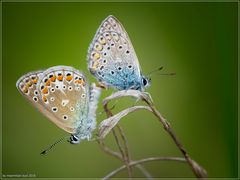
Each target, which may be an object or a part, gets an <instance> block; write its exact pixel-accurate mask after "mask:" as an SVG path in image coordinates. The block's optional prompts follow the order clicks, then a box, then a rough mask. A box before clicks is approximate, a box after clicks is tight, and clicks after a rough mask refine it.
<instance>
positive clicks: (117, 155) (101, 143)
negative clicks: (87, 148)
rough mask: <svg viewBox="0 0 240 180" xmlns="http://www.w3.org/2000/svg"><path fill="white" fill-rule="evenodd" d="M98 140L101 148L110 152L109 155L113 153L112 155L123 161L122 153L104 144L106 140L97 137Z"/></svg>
mask: <svg viewBox="0 0 240 180" xmlns="http://www.w3.org/2000/svg"><path fill="white" fill-rule="evenodd" d="M97 142H98V144H99V145H100V148H101V149H102V150H103V151H104V152H105V153H107V154H109V155H111V156H113V157H115V158H117V159H119V160H121V161H122V156H121V154H120V153H118V152H115V151H113V150H111V149H110V148H108V147H107V146H106V145H105V144H104V142H103V140H102V139H97Z"/></svg>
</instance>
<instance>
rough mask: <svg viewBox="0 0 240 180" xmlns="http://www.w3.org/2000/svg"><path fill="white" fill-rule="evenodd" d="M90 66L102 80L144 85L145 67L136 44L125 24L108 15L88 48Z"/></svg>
mask: <svg viewBox="0 0 240 180" xmlns="http://www.w3.org/2000/svg"><path fill="white" fill-rule="evenodd" d="M88 68H89V70H90V72H91V73H92V74H93V75H94V76H95V77H96V78H97V79H98V81H99V82H100V83H102V84H103V85H106V86H111V87H115V88H117V89H119V90H122V89H138V88H140V86H141V69H140V66H139V62H138V59H137V56H136V53H135V51H134V48H133V46H132V43H131V41H130V39H129V37H128V35H127V32H126V31H125V30H124V28H123V26H122V25H121V23H120V22H119V21H118V20H117V19H116V18H115V17H114V16H108V17H107V18H106V19H105V20H104V21H103V22H102V24H101V25H100V27H99V29H98V30H97V32H96V35H95V37H94V39H93V41H92V43H91V45H90V47H89V50H88Z"/></svg>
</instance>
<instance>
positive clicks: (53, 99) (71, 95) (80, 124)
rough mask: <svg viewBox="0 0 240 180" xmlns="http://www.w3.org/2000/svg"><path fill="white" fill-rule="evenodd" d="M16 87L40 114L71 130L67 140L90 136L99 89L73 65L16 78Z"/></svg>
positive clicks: (56, 67)
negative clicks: (90, 83) (89, 82)
mask: <svg viewBox="0 0 240 180" xmlns="http://www.w3.org/2000/svg"><path fill="white" fill-rule="evenodd" d="M16 86H17V89H18V90H19V91H20V93H21V94H22V95H23V96H24V97H26V98H27V99H28V100H29V101H30V102H31V103H32V104H33V106H35V107H36V108H37V109H38V110H39V111H40V112H41V113H42V114H43V115H45V116H46V117H47V118H48V119H49V120H50V121H52V122H53V123H54V124H55V125H57V126H58V127H59V128H61V129H63V130H64V131H66V132H68V133H70V134H71V136H70V138H69V140H68V141H69V142H70V143H71V144H77V143H79V142H80V141H81V140H83V139H88V140H90V138H91V135H92V131H93V130H94V129H95V127H96V115H95V112H96V109H97V103H98V98H99V96H100V93H101V89H100V88H98V87H96V85H95V84H94V83H93V84H92V85H91V86H89V84H88V81H87V79H86V77H85V76H84V75H83V73H81V72H80V71H78V70H77V69H74V68H73V67H69V66H54V67H51V68H49V69H47V70H43V71H41V70H40V71H33V72H30V73H27V74H25V75H23V76H22V77H20V78H19V80H18V81H17V83H16Z"/></svg>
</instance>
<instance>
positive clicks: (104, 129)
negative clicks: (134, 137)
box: [99, 90, 207, 178]
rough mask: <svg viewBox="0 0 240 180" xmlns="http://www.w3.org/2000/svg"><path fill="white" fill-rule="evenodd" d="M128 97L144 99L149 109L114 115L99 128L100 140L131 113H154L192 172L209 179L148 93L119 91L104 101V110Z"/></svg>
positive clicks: (142, 107) (137, 107)
mask: <svg viewBox="0 0 240 180" xmlns="http://www.w3.org/2000/svg"><path fill="white" fill-rule="evenodd" d="M126 96H132V97H135V98H137V99H142V100H143V101H144V102H146V103H147V105H148V106H149V107H146V106H134V107H131V108H128V109H125V110H123V111H121V112H120V113H118V114H116V115H114V116H113V117H110V118H108V119H106V120H104V121H102V123H101V124H100V126H99V131H100V138H101V137H105V136H106V135H107V134H108V132H109V131H110V130H111V129H112V128H113V127H114V126H115V125H116V124H117V123H118V122H119V120H120V119H121V118H122V117H124V116H126V115H127V114H129V113H130V112H133V111H136V110H138V109H147V110H149V111H150V112H152V113H153V114H154V115H155V116H156V117H157V118H158V119H159V121H160V122H161V123H162V125H163V127H164V129H165V130H166V131H167V132H168V134H169V135H170V136H171V138H172V139H173V141H174V142H175V144H176V145H177V147H178V148H179V150H180V151H181V152H182V154H183V155H184V157H185V159H186V161H187V162H188V164H189V165H190V167H191V168H192V171H193V173H194V174H195V176H196V177H198V178H205V177H207V172H206V170H205V169H203V168H202V167H201V166H200V165H198V164H197V163H196V162H195V161H193V160H192V159H191V158H190V156H189V155H188V154H187V152H186V150H185V148H184V147H183V145H182V144H181V143H180V141H179V139H178V138H177V137H176V135H175V133H174V132H173V130H172V128H171V126H170V124H169V123H168V122H167V120H166V119H165V118H164V117H163V116H162V115H161V113H160V112H159V111H158V110H157V109H156V108H155V106H154V105H153V102H152V99H151V96H150V95H149V94H148V93H144V92H140V91H136V90H127V91H118V92H116V93H114V94H112V95H111V96H108V97H107V98H105V99H104V100H103V106H104V109H106V110H107V109H108V108H107V105H108V102H109V101H111V100H113V99H116V98H119V97H126ZM106 112H107V111H106Z"/></svg>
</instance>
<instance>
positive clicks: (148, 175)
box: [96, 138, 152, 179]
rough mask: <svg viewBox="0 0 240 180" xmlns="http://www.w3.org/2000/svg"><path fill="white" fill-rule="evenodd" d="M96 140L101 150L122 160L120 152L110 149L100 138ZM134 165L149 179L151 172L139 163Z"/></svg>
mask: <svg viewBox="0 0 240 180" xmlns="http://www.w3.org/2000/svg"><path fill="white" fill-rule="evenodd" d="M96 141H97V142H98V144H99V145H100V148H101V149H102V151H104V152H105V153H106V154H109V155H111V156H113V157H115V158H117V159H119V160H120V161H123V158H122V155H121V154H120V153H118V152H115V151H113V150H112V149H110V148H108V147H107V146H106V145H105V143H104V141H103V140H102V139H101V138H97V139H96ZM123 162H124V161H123ZM130 162H131V159H130ZM130 162H129V163H130ZM125 167H127V166H125ZM136 167H137V168H138V169H139V170H140V171H141V172H142V173H143V174H144V175H145V177H147V179H151V177H152V176H151V174H150V173H149V172H148V171H147V170H146V169H145V168H144V167H143V166H142V165H141V164H139V165H136Z"/></svg>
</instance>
